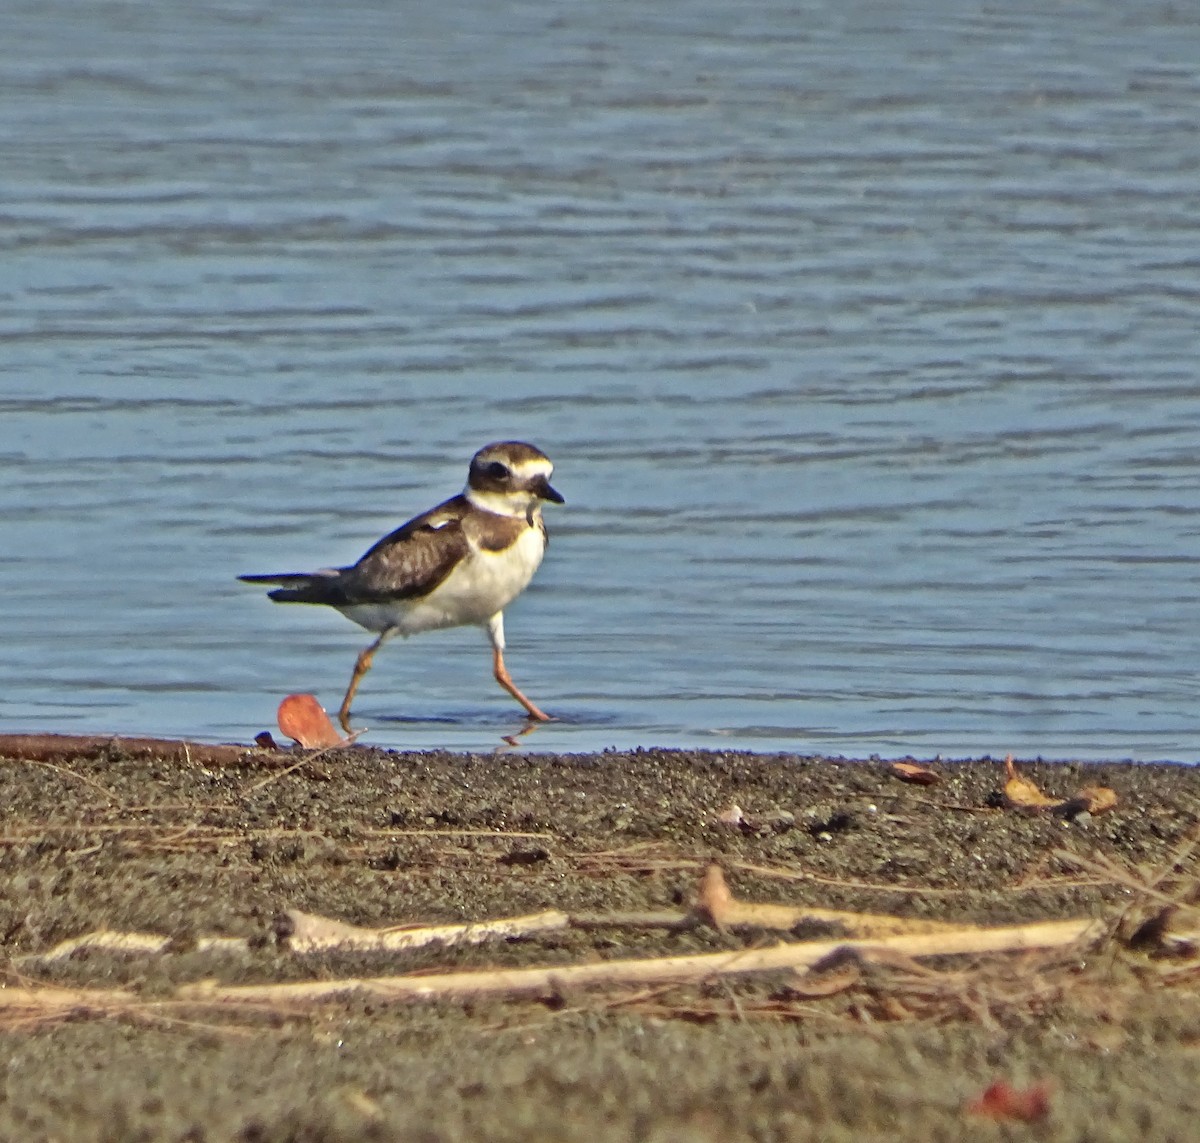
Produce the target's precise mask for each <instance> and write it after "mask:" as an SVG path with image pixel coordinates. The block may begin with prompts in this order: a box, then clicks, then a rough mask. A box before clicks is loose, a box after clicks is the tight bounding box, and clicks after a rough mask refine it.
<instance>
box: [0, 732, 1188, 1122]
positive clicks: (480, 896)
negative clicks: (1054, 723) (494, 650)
mask: <svg viewBox="0 0 1200 1143" xmlns="http://www.w3.org/2000/svg"><path fill="white" fill-rule="evenodd" d="M8 753H9V754H14V755H21V756H11V757H5V758H3V759H0V782H2V783H3V787H2V789H3V800H2V807H3V808H2V809H0V813H2V814H3V830H2V831H0V842H2V843H3V844H2V845H0V862H2V863H3V868H4V879H3V880H4V885H5V892H4V894H3V897H2V898H0V933H3V940H4V953H5V957H6V961H7V972H6V988H5V990H4V992H3V993H0V1002H2V1003H3V1005H4V1007H3V1008H2V1009H0V1019H2V1025H0V1039H2V1042H3V1049H4V1050H3V1058H4V1061H5V1069H6V1070H5V1081H4V1085H3V1087H2V1088H0V1091H3V1099H0V1138H4V1139H14V1140H16V1139H21V1140H29V1141H33V1140H52V1139H53V1140H68V1139H69V1140H92V1139H95V1140H130V1139H139V1140H141V1139H145V1140H152V1139H153V1140H157V1139H170V1140H205V1141H211V1140H239V1141H249V1140H263V1141H265V1140H281V1141H282V1140H309V1141H318V1140H319V1141H326V1140H328V1141H332V1140H358V1139H371V1140H376V1139H378V1140H393V1139H394V1140H401V1139H403V1140H431V1141H432V1140H439V1141H440V1140H460V1139H461V1140H465V1139H497V1140H510V1139H511V1140H518V1139H520V1140H522V1141H529V1140H543V1139H544V1140H550V1139H554V1140H572V1141H574V1140H579V1141H581V1143H582V1141H584V1140H588V1141H593V1140H618V1139H620V1140H628V1139H639V1140H656V1141H657V1140H662V1141H666V1140H671V1141H676V1140H697V1141H708V1140H713V1141H716V1140H723V1141H724V1140H742V1139H746V1140H775V1139H789V1140H793V1139H795V1140H802V1139H813V1140H816V1139H821V1140H836V1139H846V1140H850V1139H854V1140H864V1139H875V1138H878V1139H884V1138H887V1139H895V1138H913V1139H925V1140H939V1139H946V1140H951V1139H954V1140H957V1139H962V1138H976V1137H978V1138H1009V1137H1015V1136H1013V1135H1011V1134H1009V1133H1010V1132H1012V1131H1016V1130H1020V1131H1022V1132H1034V1133H1036V1137H1037V1138H1039V1139H1053V1140H1060V1139H1061V1140H1067V1139H1083V1138H1087V1139H1093V1140H1118V1139H1120V1140H1127V1139H1131V1138H1135V1137H1145V1138H1152V1139H1155V1140H1169V1139H1178V1140H1181V1141H1182V1140H1184V1139H1189V1138H1192V1137H1193V1133H1194V1125H1195V1122H1196V1119H1195V1117H1196V1115H1197V1114H1198V1113H1200V1095H1197V1092H1200V1053H1198V1052H1197V1044H1200V973H1198V972H1197V968H1196V965H1197V961H1196V960H1195V959H1194V947H1193V946H1192V945H1191V944H1189V943H1188V941H1187V940H1186V939H1183V938H1185V937H1186V930H1189V928H1190V929H1200V924H1197V923H1196V921H1195V915H1194V908H1193V906H1194V904H1195V893H1194V890H1195V879H1196V878H1195V874H1196V862H1195V856H1194V853H1193V851H1192V850H1191V849H1190V848H1189V842H1190V841H1193V840H1195V838H1196V836H1197V825H1196V823H1197V819H1198V816H1200V814H1198V811H1200V771H1197V770H1196V769H1194V768H1189V767H1184V766H1171V765H1157V764H1144V765H1134V764H1116V763H1114V764H1087V765H1084V764H1071V763H1040V762H1033V761H1022V760H1018V769H1019V773H1020V774H1021V776H1022V777H1024V778H1027V779H1028V780H1029V781H1031V782H1033V783H1036V785H1037V786H1038V787H1039V788H1040V789H1041V790H1042V791H1044V792H1045V794H1046V795H1047V796H1053V797H1054V798H1056V799H1069V798H1071V797H1072V796H1073V795H1074V794H1075V793H1076V791H1078V790H1080V789H1081V788H1084V787H1095V786H1103V787H1106V788H1108V789H1111V790H1112V791H1113V793H1114V794H1115V797H1116V804H1115V805H1114V806H1112V807H1111V808H1110V809H1107V810H1106V811H1104V812H1097V813H1090V812H1081V806H1080V805H1079V804H1076V805H1074V806H1072V805H1067V806H1066V807H1062V808H1058V809H1042V810H1033V809H1019V808H1015V807H1014V806H1012V805H1011V804H1010V800H1009V799H1006V797H1005V795H1004V792H1003V789H1004V785H1005V773H1004V768H1003V766H1002V764H1001V762H1000V761H998V760H994V759H983V760H970V761H934V762H931V763H926V764H925V766H926V767H927V769H929V770H930V771H931V772H932V773H933V774H935V775H936V778H937V781H936V784H933V785H927V786H923V785H915V784H912V783H910V782H907V781H904V780H902V779H901V777H900V776H899V775H898V774H897V773H896V771H895V770H894V769H893V767H892V766H891V765H890V764H889V763H886V762H881V761H877V760H876V761H847V760H831V759H824V758H813V757H798V756H790V755H754V754H744V753H715V752H714V753H703V752H689V751H663V750H643V751H636V752H632V753H605V754H599V755H578V756H555V755H545V754H522V753H517V752H513V753H506V754H496V755H482V754H479V755H463V754H450V753H437V752H432V753H419V754H405V753H387V752H379V751H374V750H371V749H368V748H363V747H359V748H352V749H348V750H338V751H331V752H326V753H323V754H320V755H316V756H314V755H313V753H312V752H311V751H310V752H304V753H299V752H297V753H293V752H291V751H277V752H273V753H268V752H253V751H247V752H243V751H241V750H236V749H232V748H230V749H227V750H226V751H225V752H222V751H221V750H216V749H213V748H210V747H202V746H195V747H187V748H184V747H180V748H177V749H172V750H159V751H157V752H156V751H154V750H152V749H151V750H149V751H148V752H143V751H141V750H138V749H131V748H128V747H127V746H125V745H122V744H121V743H120V742H115V741H114V742H112V743H108V744H106V745H103V746H99V747H97V746H95V745H94V744H93V745H92V746H89V747H88V748H87V749H83V750H80V751H79V752H77V753H74V754H71V753H69V752H68V753H63V752H62V751H58V752H57V753H56V752H54V751H46V750H43V751H41V752H40V754H38V752H36V751H34V752H30V751H25V750H22V751H16V750H13V749H11V748H10V749H9V750H8ZM714 867H715V868H716V869H719V870H720V871H721V873H720V876H723V879H724V883H725V884H726V885H727V886H728V889H729V890H730V891H731V892H732V894H733V895H734V897H735V898H736V900H737V901H738V902H741V903H744V904H749V905H751V906H752V907H758V906H761V905H764V904H765V905H768V906H773V907H774V908H775V909H776V910H780V909H782V910H792V911H793V912H794V914H795V915H794V916H791V915H790V914H787V913H786V912H785V913H784V914H782V915H783V916H785V917H790V923H789V921H788V920H785V921H782V922H781V921H779V920H778V916H779V915H781V914H779V913H778V912H777V913H774V914H763V913H755V912H753V908H752V909H751V911H750V912H748V913H736V912H734V913H729V912H727V913H724V914H718V913H715V912H713V910H711V909H707V907H706V906H705V904H704V901H705V899H704V896H703V893H704V889H703V886H704V885H705V884H706V877H709V878H711V877H712V876H716V875H715V874H712V873H711V870H712V869H713V868H714ZM708 884H709V886H710V887H711V881H710V882H709V883H708ZM1189 886H1190V887H1189ZM1189 894H1190V896H1189ZM1172 903H1173V904H1172ZM710 904H711V902H710ZM1164 906H1171V908H1169V909H1167V911H1166V912H1164ZM737 908H741V906H740V905H739V906H737ZM844 914H856V915H858V916H859V917H862V916H863V915H870V916H872V917H875V918H876V919H877V920H876V921H875V922H864V923H869V924H877V923H878V917H879V916H881V915H886V917H888V918H891V920H890V921H888V922H887V925H890V926H892V928H893V929H894V931H896V932H901V933H911V934H918V935H919V934H921V933H926V934H932V936H931V939H932V940H933V941H934V942H935V944H936V942H937V941H938V940H939V939H942V936H940V935H939V934H945V933H949V932H950V931H951V930H952V929H955V930H959V929H961V930H969V931H976V930H978V929H979V928H980V927H981V926H986V927H993V926H1014V925H1019V924H1026V923H1028V924H1033V925H1036V924H1038V923H1041V922H1047V921H1064V920H1079V921H1081V922H1095V923H1094V924H1093V925H1092V926H1091V927H1090V928H1089V929H1088V933H1089V936H1088V938H1087V939H1086V940H1085V941H1083V942H1076V943H1074V944H1070V945H1066V946H1063V947H1057V948H1040V949H1037V948H1035V949H1031V950H1028V951H1024V952H1021V951H1010V952H998V953H989V954H978V955H968V956H953V957H952V956H933V957H929V956H925V955H920V956H915V955H911V954H910V953H898V952H894V951H893V952H889V953H886V954H885V953H881V952H877V953H870V952H868V953H864V952H862V951H861V949H855V950H852V951H850V952H843V953H842V954H841V955H835V956H833V957H831V958H826V959H825V960H824V961H823V962H822V963H819V964H818V965H817V966H816V968H812V969H808V968H804V967H801V968H777V969H772V970H769V971H761V972H760V971H754V972H750V971H747V972H740V971H735V972H733V973H731V974H727V973H726V972H725V971H724V970H722V971H721V972H716V971H713V972H709V971H708V970H707V969H703V970H702V971H701V972H700V974H699V975H698V976H696V977H695V978H693V979H688V980H682V981H677V980H672V979H667V980H663V979H661V978H658V977H655V976H654V975H653V971H650V973H649V975H647V976H645V977H644V979H641V980H638V979H634V980H627V981H624V982H605V981H604V980H603V979H602V977H603V972H604V971H605V970H604V968H603V966H605V965H611V964H614V963H617V962H631V961H632V962H638V963H639V965H640V964H641V963H642V962H645V963H646V964H648V965H651V966H653V965H654V964H661V961H662V958H666V957H672V958H688V960H689V963H693V962H694V963H698V964H701V965H707V964H708V963H710V962H708V961H696V960H695V958H698V957H701V956H705V955H715V954H735V955H734V957H732V958H731V957H729V956H728V955H727V956H725V958H724V959H722V958H721V957H720V956H719V955H716V960H719V961H721V963H722V965H724V964H726V962H728V963H734V964H736V957H738V956H750V955H752V954H756V953H758V952H760V951H761V950H772V949H779V948H784V949H785V954H786V952H787V951H788V950H789V949H790V948H791V946H796V947H797V948H799V947H800V946H802V945H803V944H804V943H805V942H812V941H820V942H830V941H832V942H834V943H835V944H836V943H838V942H841V941H853V940H856V939H858V935H859V934H858V928H859V922H858V921H857V920H856V919H855V918H854V917H847V916H844ZM314 916H315V917H319V918H325V919H327V920H328V921H329V922H338V923H344V924H349V925H353V926H359V927H366V928H374V927H378V926H396V925H450V924H463V923H475V922H483V921H489V920H496V919H503V918H514V917H515V918H526V919H528V918H530V917H535V918H536V917H541V918H543V920H542V921H541V922H540V923H541V924H542V925H543V926H544V927H543V928H541V929H538V928H536V927H534V928H530V929H529V931H527V932H525V933H524V934H520V933H515V932H513V933H508V934H505V933H501V934H500V935H498V936H492V938H491V939H485V934H480V935H478V939H479V943H465V941H464V940H463V939H458V938H454V939H451V940H450V941H449V943H447V940H439V941H436V942H435V943H432V944H426V945H423V946H419V947H409V948H404V947H399V948H392V947H388V948H385V947H383V945H382V944H380V945H379V947H374V946H372V945H371V944H370V941H371V940H375V939H376V937H371V938H370V939H369V940H368V941H367V943H366V944H365V945H363V946H361V947H359V948H355V949H348V948H346V947H345V946H342V947H321V946H320V942H319V941H318V942H317V944H316V945H314V946H313V947H312V948H310V949H307V950H306V949H304V948H302V947H301V946H300V943H299V940H298V933H297V928H296V926H297V923H298V921H299V922H300V923H307V919H310V918H312V917H314ZM546 918H551V920H549V921H547V920H546ZM772 918H774V919H772ZM885 927H886V926H885ZM336 931H339V930H335V932H336ZM864 931H866V932H868V935H870V934H871V933H878V932H883V931H884V930H882V929H868V930H864ZM887 931H888V932H890V931H892V929H887ZM354 932H355V933H358V934H360V935H361V930H360V929H356V930H354ZM88 934H102V935H101V936H95V935H93V936H92V937H91V938H89V939H85V940H82V941H80V940H78V939H79V938H86V937H87V935H88ZM134 934H136V935H137V936H136V939H135V937H134V936H132V935H134ZM1178 934H1183V936H1182V937H1181V938H1180V939H1176V937H1177V935H1178ZM472 939H474V938H472ZM881 939H882V938H881ZM904 939H905V940H915V939H917V938H916V937H908V936H906V937H904ZM945 939H946V940H949V939H950V938H948V937H947V938H945ZM955 939H959V938H955ZM70 941H74V942H76V943H74V944H70V945H64V943H63V942H70ZM122 943H123V947H115V946H116V945H122ZM336 943H337V942H334V944H335V945H336ZM868 943H869V942H868ZM884 943H885V944H886V940H885V941H884ZM904 947H905V948H909V947H910V946H909V945H905V946H904ZM771 955H777V954H771ZM714 963H715V961H714ZM536 966H541V967H545V968H550V969H557V970H561V971H562V974H563V975H562V978H561V979H558V980H555V979H553V974H551V983H550V984H549V985H546V986H542V987H540V988H534V989H532V990H527V991H526V992H511V993H508V992H505V991H504V990H503V989H499V990H491V991H488V990H484V991H479V992H470V991H467V992H463V993H451V994H448V995H444V996H441V997H440V998H437V999H428V998H416V999H414V998H413V994H412V992H411V987H412V979H413V977H414V974H429V975H440V976H444V975H445V974H449V973H456V974H469V975H468V976H464V977H463V978H462V979H463V980H469V981H471V982H477V981H480V980H484V979H487V978H488V977H489V974H495V973H498V972H504V971H507V970H512V969H523V968H530V967H536ZM575 966H601V967H600V968H598V969H597V968H594V967H593V968H591V969H588V970H587V971H588V972H590V973H592V978H589V979H586V980H585V979H583V978H579V979H580V983H574V981H575V980H576V978H575V977H572V976H570V974H569V973H568V971H567V970H568V969H574V967H575ZM636 971H638V972H641V971H642V970H641V969H640V968H639V969H637V970H636ZM597 974H600V977H601V979H599V980H598V981H597V980H595V979H593V978H594V977H596V975H597ZM399 977H403V978H404V979H405V980H407V981H408V985H407V986H406V987H408V988H409V989H410V992H408V993H402V992H397V993H396V994H394V995H392V994H389V993H387V992H386V990H384V991H381V989H380V988H379V987H375V988H374V989H362V988H357V987H356V986H354V984H353V982H356V981H364V980H376V981H378V980H379V979H392V978H399ZM456 979H457V978H456ZM506 979H507V978H506ZM340 982H351V983H348V984H347V985H346V986H345V988H344V989H343V990H342V991H340V992H339V989H340V988H341V987H342V986H341V984H340ZM291 984H296V985H305V984H307V985H312V986H313V987H314V988H316V989H317V991H315V992H311V991H310V992H306V991H304V990H298V991H294V992H291V993H288V992H285V991H283V990H282V989H281V987H280V986H284V985H291ZM322 984H323V985H327V986H329V987H327V988H325V989H324V990H323V991H322V990H321V989H320V988H319V987H318V986H320V985H322ZM250 986H264V987H263V990H260V991H259V992H258V993H252V994H251V993H241V992H238V991H237V990H238V989H245V988H248V987H250ZM464 987H467V986H464ZM474 987H475V984H474V983H471V984H470V985H469V988H472V989H473V988H474ZM206 989H207V990H209V991H208V992H206V991H205V990H206ZM64 990H65V991H64ZM235 996H236V997H239V999H237V1000H233V999H231V997H235ZM997 1081H1000V1082H1002V1083H1004V1084H1008V1085H1011V1087H1012V1090H1013V1091H1015V1092H1018V1093H1028V1092H1031V1091H1032V1092H1034V1093H1035V1095H1036V1096H1037V1100H1036V1101H1035V1102H1036V1103H1037V1106H1036V1107H1035V1109H1034V1112H1032V1113H1030V1114H1031V1118H1033V1119H1035V1120H1036V1122H1032V1123H1030V1124H1029V1125H1027V1126H1026V1125H1025V1124H1023V1123H1022V1122H1021V1121H1020V1119H1019V1116H1018V1118H1017V1119H1016V1120H1014V1121H1013V1122H1012V1123H1009V1122H1007V1121H1008V1120H1009V1119H1011V1118H1012V1115H1011V1114H1010V1112H1009V1111H1008V1110H1006V1109H1004V1108H1001V1109H1000V1111H999V1112H996V1111H995V1109H994V1108H992V1109H991V1113H989V1109H988V1108H987V1107H986V1106H985V1107H983V1108H982V1110H981V1106H980V1105H979V1103H978V1101H979V1099H980V1097H981V1095H982V1093H983V1092H984V1091H985V1089H987V1088H988V1087H989V1085H991V1084H993V1083H995V1082H997ZM1019 1110H1020V1109H1018V1111H1019ZM996 1115H998V1116H999V1118H996V1117H995V1116H996Z"/></svg>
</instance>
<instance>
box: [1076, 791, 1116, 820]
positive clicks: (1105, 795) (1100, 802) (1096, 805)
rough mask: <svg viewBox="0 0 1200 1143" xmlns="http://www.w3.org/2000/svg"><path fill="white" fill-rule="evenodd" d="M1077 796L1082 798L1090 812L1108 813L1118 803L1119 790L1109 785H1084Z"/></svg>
mask: <svg viewBox="0 0 1200 1143" xmlns="http://www.w3.org/2000/svg"><path fill="white" fill-rule="evenodd" d="M1075 797H1077V798H1079V799H1080V800H1082V802H1083V804H1084V805H1085V806H1086V807H1087V812H1088V813H1089V814H1103V813H1107V812H1108V811H1109V810H1111V809H1112V808H1113V806H1115V805H1116V804H1117V791H1116V790H1110V789H1109V788H1108V787H1107V786H1084V787H1083V789H1082V790H1080V791H1079V793H1078V794H1076V795H1075Z"/></svg>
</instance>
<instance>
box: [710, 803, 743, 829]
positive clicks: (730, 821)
mask: <svg viewBox="0 0 1200 1143" xmlns="http://www.w3.org/2000/svg"><path fill="white" fill-rule="evenodd" d="M716 820H717V824H718V825H727V826H740V825H742V824H743V823H744V822H745V820H746V815H745V813H744V812H743V810H742V807H741V806H739V805H738V804H737V802H732V803H730V806H729V809H727V810H722V811H721V812H720V813H719V814H717V818H716Z"/></svg>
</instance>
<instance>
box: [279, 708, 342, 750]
mask: <svg viewBox="0 0 1200 1143" xmlns="http://www.w3.org/2000/svg"><path fill="white" fill-rule="evenodd" d="M275 718H276V721H278V723H279V730H280V733H281V734H286V735H287V736H288V738H291V739H292V740H294V741H295V742H298V743H299V744H300V745H301V746H307V747H326V746H339V745H341V743H342V741H343V739H342V736H341V735H340V734H338V732H337V731H336V730H335V729H334V727H333V723H332V722H330V721H329V715H327V714H326V713H325V708H324V707H322V706H321V704H320V703H319V702H317V700H316V699H315V698H314V697H313V696H312V695H288V696H287V698H285V699H284V700H283V702H281V703H280V704H279V711H278V713H277V714H276V716H275Z"/></svg>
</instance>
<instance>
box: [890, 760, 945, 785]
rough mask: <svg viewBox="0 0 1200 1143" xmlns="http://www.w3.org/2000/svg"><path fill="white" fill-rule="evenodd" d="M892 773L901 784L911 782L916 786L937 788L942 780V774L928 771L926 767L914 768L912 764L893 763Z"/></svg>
mask: <svg viewBox="0 0 1200 1143" xmlns="http://www.w3.org/2000/svg"><path fill="white" fill-rule="evenodd" d="M892 773H893V774H895V775H896V777H897V778H899V779H900V781H901V782H911V783H912V784H913V785H914V786H936V785H937V784H938V783H939V782H940V781H941V780H942V779H941V775H940V774H935V773H934V772H933V771H932V770H926V769H925V767H924V766H914V765H913V764H912V763H911V762H893V763H892Z"/></svg>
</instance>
